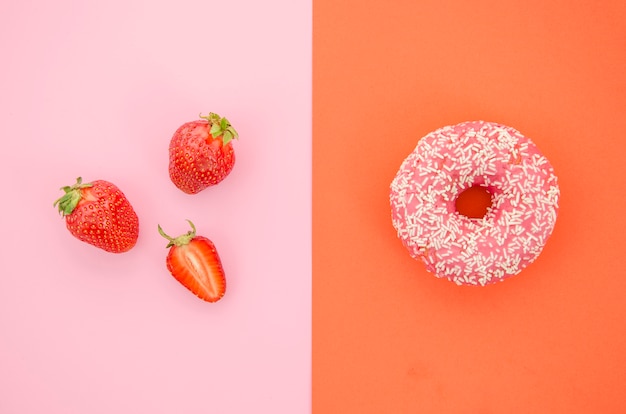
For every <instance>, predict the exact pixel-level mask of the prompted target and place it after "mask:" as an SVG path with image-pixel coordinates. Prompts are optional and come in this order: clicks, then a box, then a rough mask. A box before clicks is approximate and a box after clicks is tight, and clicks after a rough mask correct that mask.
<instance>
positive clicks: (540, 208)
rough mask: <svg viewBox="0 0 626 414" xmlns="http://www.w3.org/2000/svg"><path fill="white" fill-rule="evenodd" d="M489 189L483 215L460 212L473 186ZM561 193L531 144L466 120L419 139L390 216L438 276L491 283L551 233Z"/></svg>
mask: <svg viewBox="0 0 626 414" xmlns="http://www.w3.org/2000/svg"><path fill="white" fill-rule="evenodd" d="M474 186H481V187H483V188H485V189H486V190H487V191H488V192H489V193H490V194H491V206H489V207H488V208H487V212H486V213H485V215H484V217H480V218H470V217H467V216H464V215H462V214H460V213H459V212H458V211H457V209H456V205H455V202H456V200H457V198H458V197H459V195H460V194H461V193H462V192H464V191H465V190H467V189H469V188H470V187H474ZM559 195H560V190H559V186H558V183H557V177H556V175H555V174H554V169H553V168H552V165H551V164H550V162H549V161H548V159H547V158H546V157H545V156H544V155H542V154H541V152H540V151H539V149H538V148H537V147H536V146H535V144H533V142H532V141H531V140H530V139H529V138H527V137H525V136H524V135H522V134H521V133H520V132H519V131H517V130H515V129H514V128H511V127H509V126H505V125H502V124H498V123H492V122H485V121H471V122H463V123H460V124H457V125H451V126H445V127H443V128H439V129H437V130H436V131H433V132H431V133H429V134H427V135H426V136H424V137H423V138H422V139H420V140H419V141H418V143H417V146H416V147H415V150H414V151H413V152H412V153H411V154H409V156H408V157H407V158H406V159H405V160H404V161H403V162H402V164H401V166H400V168H399V170H398V172H397V173H396V175H395V177H394V178H393V180H392V182H391V186H390V195H389V200H390V204H391V221H392V224H393V226H394V228H395V230H396V231H397V235H398V238H399V239H400V240H401V241H402V244H403V245H404V247H405V248H406V249H407V250H408V251H409V254H410V255H411V257H413V258H414V259H421V260H422V261H423V262H424V264H425V265H426V269H427V270H428V271H429V272H431V273H434V275H435V276H436V277H438V278H447V279H449V280H451V281H452V282H454V283H456V284H457V285H474V286H485V285H489V284H493V283H495V282H499V281H503V280H505V279H507V278H508V277H510V276H513V275H516V274H518V273H520V272H521V271H522V270H523V269H524V268H526V267H527V266H528V265H529V264H530V263H532V262H534V261H535V259H537V257H538V256H539V254H540V253H541V251H542V250H543V248H544V246H545V244H546V241H547V240H548V238H549V237H550V235H551V234H552V231H553V229H554V225H555V223H556V218H557V213H558V208H559V207H558V200H559Z"/></svg>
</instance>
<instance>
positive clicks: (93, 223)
mask: <svg viewBox="0 0 626 414" xmlns="http://www.w3.org/2000/svg"><path fill="white" fill-rule="evenodd" d="M61 190H63V191H65V194H64V195H63V196H62V197H61V198H59V199H58V200H56V201H55V202H54V206H57V205H58V208H59V212H60V213H61V215H62V216H63V217H65V224H66V226H67V229H68V230H69V231H70V233H71V234H72V235H73V236H74V237H76V238H77V239H79V240H81V241H84V242H85V243H89V244H91V245H94V246H96V247H99V248H100V249H103V250H106V251H107V252H111V253H123V252H127V251H128V250H130V249H132V248H133V246H135V243H137V237H138V236H139V219H138V218H137V214H136V213H135V210H133V207H132V206H131V205H130V202H129V201H128V199H127V198H126V196H125V195H124V193H122V192H121V191H120V189H119V188H117V187H116V186H115V185H114V184H111V183H110V182H108V181H103V180H97V181H93V182H91V183H83V182H82V178H81V177H78V178H77V179H76V184H74V185H73V186H71V187H70V186H66V187H62V188H61Z"/></svg>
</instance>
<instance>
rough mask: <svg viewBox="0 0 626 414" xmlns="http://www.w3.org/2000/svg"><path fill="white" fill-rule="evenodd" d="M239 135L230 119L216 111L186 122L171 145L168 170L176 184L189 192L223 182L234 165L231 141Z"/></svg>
mask: <svg viewBox="0 0 626 414" xmlns="http://www.w3.org/2000/svg"><path fill="white" fill-rule="evenodd" d="M238 137H239V135H238V134H237V131H235V129H234V128H233V127H232V125H231V124H230V122H228V120H227V119H226V118H222V117H220V116H219V115H217V114H214V113H210V114H209V115H208V116H202V115H200V119H199V120H197V121H191V122H187V123H185V124H183V125H182V126H181V127H180V128H178V129H177V130H176V132H175V133H174V136H173V137H172V140H171V141H170V146H169V155H170V161H169V173H170V179H171V180H172V182H173V183H174V185H176V187H178V188H179V189H181V190H182V191H183V192H185V193H187V194H196V193H199V192H200V191H202V190H204V189H205V188H207V187H210V186H212V185H215V184H217V183H219V182H221V181H222V180H223V179H224V178H226V176H227V175H228V174H229V173H230V172H231V171H232V169H233V166H234V165H235V151H234V150H233V144H232V140H233V139H234V138H238Z"/></svg>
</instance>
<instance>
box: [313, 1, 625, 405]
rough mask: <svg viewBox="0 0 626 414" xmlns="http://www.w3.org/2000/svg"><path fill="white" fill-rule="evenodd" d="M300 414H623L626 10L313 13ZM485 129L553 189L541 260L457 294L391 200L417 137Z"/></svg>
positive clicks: (468, 5)
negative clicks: (403, 236) (415, 248)
mask: <svg viewBox="0 0 626 414" xmlns="http://www.w3.org/2000/svg"><path fill="white" fill-rule="evenodd" d="M313 13H314V37H313V41H314V45H313V47H314V55H313V59H314V67H313V108H314V115H313V117H314V119H313V128H314V129H313V134H314V135H313V166H314V167H313V168H314V169H313V412H314V414H321V413H324V414H330V413H360V414H361V413H362V414H365V413H481V414H486V413H570V414H571V413H592V412H598V413H605V414H606V413H624V412H626V389H625V388H626V271H625V269H624V264H626V261H625V260H624V258H625V257H626V253H625V252H624V251H623V250H624V247H625V246H626V219H625V218H624V217H626V214H625V213H626V198H625V196H624V190H626V179H625V176H626V174H625V172H626V171H625V168H624V167H623V161H624V159H625V153H626V138H625V134H626V3H625V2H622V1H604V2H595V1H553V2H543V1H538V0H531V1H527V0H526V1H439V0H429V1H417V0H341V1H339V0H315V1H314V10H313ZM476 119H482V120H487V121H496V122H501V123H504V124H508V125H510V126H512V127H514V128H516V129H518V130H520V131H521V132H522V133H524V134H525V135H527V136H528V137H530V138H531V139H532V140H533V141H534V142H535V143H536V144H537V145H538V146H539V148H540V150H541V151H542V152H543V153H544V154H545V155H546V156H547V157H548V158H549V159H550V161H551V163H552V164H553V166H554V168H555V170H556V173H557V174H558V176H559V184H560V187H561V201H560V206H561V209H560V213H559V217H558V220H557V224H556V228H555V231H554V233H553V235H552V237H551V238H550V240H549V241H548V244H547V246H546V248H545V249H544V251H543V253H542V255H541V256H540V257H539V259H538V260H537V261H536V262H535V263H534V264H532V265H530V267H528V268H527V269H526V270H524V271H523V272H522V274H521V275H519V276H516V277H513V278H512V279H509V280H507V281H506V282H504V283H501V284H498V285H494V286H489V287H486V288H470V287H457V286H455V285H454V284H452V283H450V282H448V281H446V280H439V279H436V278H435V277H433V276H432V274H430V273H427V272H426V270H425V269H424V266H423V265H422V264H421V262H418V261H415V260H413V259H412V258H411V257H410V256H409V255H408V253H407V251H406V250H405V249H404V247H403V246H402V244H401V243H400V241H399V240H398V239H397V237H396V235H395V231H394V229H393V227H392V225H391V219H390V210H389V201H388V188H389V184H390V182H391V180H392V178H393V176H394V175H395V173H396V171H397V169H398V167H399V166H400V163H401V162H402V160H403V159H404V158H405V157H406V156H407V155H408V154H409V153H410V152H411V151H412V150H413V149H414V147H415V145H416V143H417V141H418V139H419V138H420V137H422V136H424V135H425V134H426V133H428V132H430V131H432V130H434V129H436V128H439V127H441V126H444V125H449V124H454V123H458V122H462V121H466V120H476Z"/></svg>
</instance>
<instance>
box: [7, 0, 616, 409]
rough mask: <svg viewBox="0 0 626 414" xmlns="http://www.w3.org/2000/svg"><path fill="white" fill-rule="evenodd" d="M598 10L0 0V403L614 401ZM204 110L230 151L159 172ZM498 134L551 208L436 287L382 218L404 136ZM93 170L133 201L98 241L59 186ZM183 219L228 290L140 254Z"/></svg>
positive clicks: (607, 84) (611, 211) (610, 135)
mask: <svg viewBox="0 0 626 414" xmlns="http://www.w3.org/2000/svg"><path fill="white" fill-rule="evenodd" d="M625 21H626V6H624V4H622V2H619V1H607V2H601V3H598V2H591V1H574V2H566V1H560V0H559V1H556V2H549V3H545V2H540V1H535V0H532V1H530V2H529V1H523V2H522V1H500V2H498V1H470V2H465V1H443V2H440V1H430V0H390V1H381V0H365V1H353V0H338V1H332V0H315V1H313V3H311V1H299V0H298V1H287V0H268V1H265V2H255V1H251V0H232V1H224V2H217V1H214V0H210V1H194V0H182V1H176V2H173V1H172V2H170V1H161V2H159V1H157V2H147V1H139V0H132V1H117V0H115V1H109V2H95V1H87V2H79V1H69V0H66V1H60V2H46V1H43V0H31V1H23V2H4V3H2V4H0V22H1V24H0V52H1V56H2V64H1V66H0V68H1V69H0V70H1V72H0V73H1V74H2V76H0V117H1V118H0V119H1V120H2V122H1V124H0V127H1V128H2V147H1V148H2V150H1V151H0V174H1V175H0V177H1V179H2V204H1V205H2V207H1V208H2V214H0V229H1V230H2V233H3V234H2V237H1V238H0V240H1V241H0V243H1V244H0V258H1V259H2V261H1V263H2V264H3V271H2V272H0V273H1V275H0V413H2V414H4V413H6V414H14V413H19V414H22V413H26V414H30V413H42V412H45V413H55V414H56V413H68V414H74V413H96V414H99V413H135V412H151V413H173V412H181V413H237V414H238V413H281V414H282V413H286V414H287V413H288V414H292V413H310V412H313V413H315V414H321V413H324V414H326V413H477V414H478V413H480V414H486V413H494V414H495V413H528V412H536V413H589V412H601V413H621V412H623V411H624V407H625V406H626V397H625V394H624V389H625V387H626V374H625V372H626V293H625V292H626V271H625V270H624V265H626V260H624V252H623V250H624V246H626V236H625V233H626V220H624V218H623V217H624V211H625V210H626V196H624V194H623V191H624V189H625V188H626V179H625V174H624V173H625V170H626V169H625V168H624V166H623V165H624V160H625V159H626V158H625V157H624V154H625V151H626V144H624V142H625V140H624V139H623V135H624V131H626V115H625V111H626V24H625V23H624V22H625ZM209 111H213V112H217V113H220V114H221V115H224V116H227V117H228V118H229V120H230V121H231V122H232V123H233V124H234V125H235V127H236V128H237V129H238V131H239V134H240V140H239V141H237V142H235V149H236V153H237V164H236V166H235V169H234V170H233V172H232V174H231V175H230V176H229V177H228V178H227V179H226V180H225V181H224V182H223V183H221V184H220V185H219V186H217V187H214V188H211V189H208V190H206V191H204V192H202V193H200V194H198V195H195V196H188V195H185V194H183V193H181V192H180V191H178V190H177V189H176V188H175V187H174V186H173V184H171V182H170V181H169V177H168V174H167V145H168V143H169V139H170V137H171V134H172V133H173V132H174V130H175V129H176V128H177V127H178V126H179V125H180V124H182V123H183V122H185V121H188V120H192V119H194V118H195V117H196V116H197V114H198V113H199V112H209ZM472 119H484V120H488V121H496V122H501V123H505V124H508V125H511V126H513V127H515V128H517V129H518V130H520V131H522V132H523V133H525V134H526V135H528V136H529V137H531V138H532V139H533V140H534V142H535V143H536V144H537V145H538V146H539V147H540V149H541V150H542V151H543V152H544V154H545V155H546V156H547V157H548V158H549V159H550V161H551V162H552V164H553V166H554V167H555V169H556V172H557V174H558V176H559V179H560V186H561V192H562V197H561V212H560V215H559V219H558V221H557V226H556V228H555V231H554V234H553V236H552V238H551V239H550V240H549V243H548V245H547V246H546V248H545V250H544V252H543V253H542V255H541V256H540V258H539V259H538V260H537V261H536V262H535V263H534V264H533V265H531V266H530V267H529V268H528V269H526V270H525V271H524V272H523V273H522V274H521V275H520V276H518V277H515V278H513V279H511V280H509V281H506V282H505V283H503V284H500V285H497V286H491V287H488V288H476V289H473V288H461V287H457V286H455V285H453V284H451V283H449V282H447V281H444V280H438V279H435V278H434V277H432V275H430V274H428V273H426V271H425V270H424V269H423V266H421V264H420V263H418V262H416V261H414V260H413V259H411V258H410V257H409V256H408V254H407V253H406V251H404V249H403V247H402V245H401V244H400V243H399V242H398V240H397V238H396V237H395V234H394V231H393V228H392V227H391V223H390V217H389V207H388V198H387V194H388V185H389V182H390V181H391V179H392V178H393V175H394V174H395V172H396V170H397V168H398V166H399V165H400V162H401V161H402V160H403V159H404V157H406V155H408V153H409V152H411V151H412V150H413V148H414V147H415V144H416V142H417V140H418V139H419V138H420V137H421V136H423V135H425V134H426V133H428V132H429V131H431V130H433V129H436V128H438V127H440V126H443V125H448V124H452V123H457V122H461V121H466V120H472ZM79 175H81V176H82V177H83V178H84V179H85V180H94V179H106V180H109V181H112V182H114V183H116V184H117V185H118V186H119V187H120V188H121V189H122V190H123V191H124V192H125V193H126V195H127V196H128V198H129V199H130V201H131V203H132V204H133V205H134V207H135V209H136V210H137V213H138V214H139V218H140V232H141V233H140V238H139V241H138V244H137V246H136V247H135V248H134V249H133V250H132V251H130V252H128V253H125V254H123V255H110V254H107V253H104V252H101V251H98V250H97V249H94V248H92V247H91V246H87V245H84V244H82V243H80V242H78V241H77V240H75V239H73V238H72V237H71V236H70V235H69V234H68V233H67V231H66V230H65V228H64V224H63V221H62V219H61V218H60V217H59V216H58V214H57V213H56V212H55V210H54V208H53V207H52V203H53V201H54V200H55V199H56V198H58V197H59V196H60V191H59V188H60V187H61V186H64V185H68V184H71V183H73V182H74V180H75V178H76V177H77V176H79ZM185 219H191V220H192V221H194V223H195V224H196V226H197V228H198V232H199V233H202V234H204V235H205V236H207V237H209V238H211V239H212V240H213V241H214V242H215V244H216V245H217V247H218V249H219V250H220V255H221V256H222V260H223V262H224V267H225V269H226V272H227V278H228V292H227V295H226V296H225V297H224V299H223V300H222V301H220V302H218V303H216V304H207V303H204V302H201V301H199V300H197V299H196V298H194V297H193V296H191V295H190V294H189V293H188V292H187V291H185V290H184V289H183V288H181V287H180V286H179V285H178V284H177V282H175V281H174V280H173V279H172V278H171V277H170V276H169V274H168V273H167V270H166V269H165V263H164V261H165V255H166V252H167V251H166V249H165V244H166V241H165V240H164V239H162V238H161V237H160V236H159V235H158V233H157V232H156V226H157V224H161V225H162V226H163V227H164V228H165V229H167V231H168V232H169V233H170V234H178V233H183V232H185V231H186V230H187V227H186V222H185Z"/></svg>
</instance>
